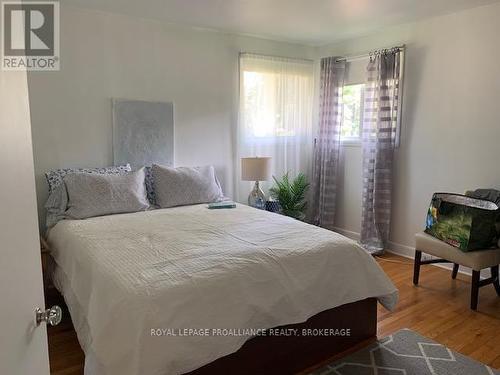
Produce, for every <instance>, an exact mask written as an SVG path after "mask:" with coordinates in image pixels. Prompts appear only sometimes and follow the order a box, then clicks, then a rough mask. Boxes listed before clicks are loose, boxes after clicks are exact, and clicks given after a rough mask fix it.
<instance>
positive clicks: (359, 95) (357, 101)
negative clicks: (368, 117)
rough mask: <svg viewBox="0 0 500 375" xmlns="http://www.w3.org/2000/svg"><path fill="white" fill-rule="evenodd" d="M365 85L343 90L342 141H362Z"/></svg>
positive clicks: (348, 87) (347, 87) (351, 86)
mask: <svg viewBox="0 0 500 375" xmlns="http://www.w3.org/2000/svg"><path fill="white" fill-rule="evenodd" d="M364 91H365V85H364V84H359V85H346V86H344V88H343V110H342V128H341V132H340V135H341V140H342V141H343V142H352V143H357V142H359V141H361V131H362V128H363V103H364V94H365V93H364Z"/></svg>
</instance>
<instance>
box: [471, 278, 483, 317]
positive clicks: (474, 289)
mask: <svg viewBox="0 0 500 375" xmlns="http://www.w3.org/2000/svg"><path fill="white" fill-rule="evenodd" d="M480 274H481V273H480V272H479V271H476V270H472V286H471V290H470V308H471V309H472V310H477V300H478V296H479V276H480Z"/></svg>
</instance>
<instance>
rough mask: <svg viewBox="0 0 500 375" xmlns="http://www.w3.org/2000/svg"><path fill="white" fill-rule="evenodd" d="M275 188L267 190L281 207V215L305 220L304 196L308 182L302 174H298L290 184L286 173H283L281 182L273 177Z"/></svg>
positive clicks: (305, 203) (305, 204)
mask: <svg viewBox="0 0 500 375" xmlns="http://www.w3.org/2000/svg"><path fill="white" fill-rule="evenodd" d="M273 179H274V182H275V186H273V187H272V188H271V189H269V192H270V194H271V196H272V197H273V198H274V199H276V200H277V201H278V202H279V204H280V207H281V213H283V214H284V215H287V216H290V217H293V218H296V219H298V220H304V219H305V213H304V212H305V210H306V208H307V201H306V194H307V191H308V189H309V182H308V181H307V178H306V176H305V175H304V174H303V173H299V174H298V175H297V177H295V178H294V179H293V180H292V181H291V182H290V177H289V174H288V173H285V174H284V175H283V176H282V177H281V180H278V179H277V178H276V177H275V176H273Z"/></svg>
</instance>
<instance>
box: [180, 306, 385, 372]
mask: <svg viewBox="0 0 500 375" xmlns="http://www.w3.org/2000/svg"><path fill="white" fill-rule="evenodd" d="M279 328H283V329H289V328H294V329H299V332H301V331H302V329H320V328H327V329H332V328H333V329H350V333H351V335H350V336H328V335H323V336H313V335H306V336H301V335H298V336H257V337H254V338H252V339H250V340H248V341H247V342H246V343H245V344H244V345H243V346H242V347H241V348H240V349H239V350H238V351H237V352H235V353H232V354H229V355H227V356H225V357H222V358H219V359H217V360H215V361H214V362H211V363H209V364H207V365H205V366H203V367H200V368H198V369H196V370H194V371H191V372H189V373H188V374H186V375H215V374H217V375H220V374H238V375H255V374H259V375H266V374H273V375H275V374H296V373H298V372H301V371H303V370H305V369H308V368H311V367H313V366H315V365H319V364H321V363H323V362H324V361H325V360H327V359H329V358H332V357H334V356H335V355H338V354H339V353H342V352H344V351H346V350H348V349H349V348H352V347H355V346H357V345H359V344H360V343H362V342H364V341H365V342H366V341H367V340H370V339H373V340H374V339H375V337H376V334H377V300H376V299H375V298H368V299H365V300H362V301H357V302H354V303H349V304H346V305H342V306H339V307H336V308H334V309H330V310H326V311H323V312H321V313H319V314H317V315H314V316H313V317H311V318H310V319H308V320H307V321H306V322H304V323H299V324H291V325H286V326H282V327H279Z"/></svg>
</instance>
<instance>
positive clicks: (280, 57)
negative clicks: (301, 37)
mask: <svg viewBox="0 0 500 375" xmlns="http://www.w3.org/2000/svg"><path fill="white" fill-rule="evenodd" d="M241 55H256V56H262V57H274V58H275V59H284V60H298V61H307V62H314V60H311V59H304V58H300V57H289V56H276V55H266V54H264V53H257V52H245V51H241V52H240V56H241Z"/></svg>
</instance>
